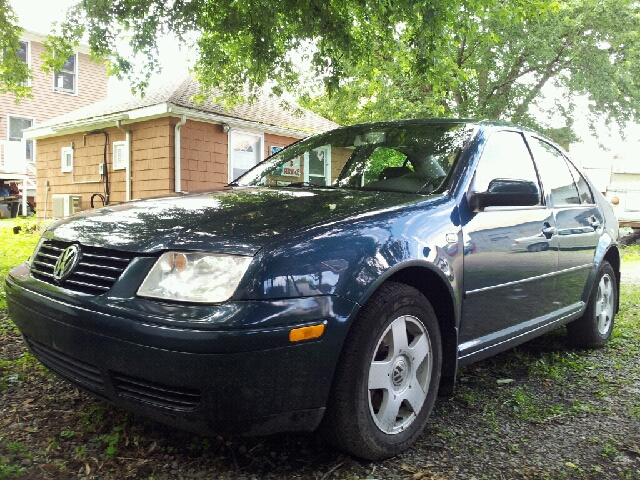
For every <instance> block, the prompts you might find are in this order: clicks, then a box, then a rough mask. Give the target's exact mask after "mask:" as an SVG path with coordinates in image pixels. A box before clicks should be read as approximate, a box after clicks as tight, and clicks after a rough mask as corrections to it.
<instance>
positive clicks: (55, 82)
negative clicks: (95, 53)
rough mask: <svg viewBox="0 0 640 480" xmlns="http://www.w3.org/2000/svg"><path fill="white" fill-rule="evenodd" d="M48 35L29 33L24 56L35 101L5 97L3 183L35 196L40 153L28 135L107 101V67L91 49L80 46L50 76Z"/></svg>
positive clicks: (0, 141) (0, 124)
mask: <svg viewBox="0 0 640 480" xmlns="http://www.w3.org/2000/svg"><path fill="white" fill-rule="evenodd" d="M44 41H45V36H44V35H40V34H38V33H35V32H29V31H24V32H23V34H22V37H21V40H20V50H19V51H18V52H17V55H18V57H19V58H20V59H21V60H22V61H24V62H25V63H26V64H28V65H29V68H30V70H31V74H32V76H33V78H32V79H31V80H30V86H31V87H32V94H33V98H25V99H23V100H21V101H20V102H19V103H16V102H15V97H14V95H12V94H3V95H0V179H2V180H5V181H7V182H15V183H18V185H19V186H20V188H21V189H23V188H24V187H23V183H24V186H26V188H27V192H28V195H29V196H33V195H35V183H34V182H35V178H36V173H35V165H36V157H37V148H36V146H35V144H34V141H33V140H32V139H26V138H24V136H23V132H24V131H25V130H26V129H27V128H30V127H33V126H36V125H38V124H40V123H42V122H45V121H47V120H50V119H52V118H54V117H57V116H59V115H61V114H65V113H68V112H71V111H73V110H76V109H78V108H80V107H83V106H86V105H90V104H92V103H95V102H96V101H99V100H102V99H104V98H105V97H106V96H107V81H108V77H107V68H106V65H105V64H104V62H101V63H96V62H95V61H93V60H91V59H90V56H89V47H87V46H78V47H76V49H75V52H74V53H73V55H71V56H70V57H69V58H68V59H67V61H66V63H65V65H64V67H63V69H62V71H60V72H55V73H45V72H43V71H42V69H41V67H42V63H43V61H42V59H41V58H40V57H41V55H42V53H43V51H44V46H43V42H44Z"/></svg>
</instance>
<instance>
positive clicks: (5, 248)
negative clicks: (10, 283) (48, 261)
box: [0, 218, 40, 314]
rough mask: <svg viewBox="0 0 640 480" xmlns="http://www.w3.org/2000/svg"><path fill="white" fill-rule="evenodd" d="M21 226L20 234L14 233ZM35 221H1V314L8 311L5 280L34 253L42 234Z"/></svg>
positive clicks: (10, 219)
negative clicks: (14, 228)
mask: <svg viewBox="0 0 640 480" xmlns="http://www.w3.org/2000/svg"><path fill="white" fill-rule="evenodd" d="M14 226H19V227H20V228H21V231H20V233H18V234H15V233H13V227H14ZM36 227H37V224H36V221H35V220H16V219H12V218H7V219H2V220H0V245H2V248H1V249H0V280H1V284H2V285H1V286H0V314H1V313H2V312H3V311H6V310H7V302H6V296H5V292H4V279H5V277H6V276H7V274H8V273H9V270H11V269H12V268H13V267H15V266H16V265H19V264H21V263H22V262H24V261H25V260H27V259H28V258H29V256H30V255H31V254H32V253H33V249H34V248H35V246H36V244H37V243H38V239H39V238H40V233H39V232H38V231H37V228H36Z"/></svg>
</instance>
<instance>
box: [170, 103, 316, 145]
mask: <svg viewBox="0 0 640 480" xmlns="http://www.w3.org/2000/svg"><path fill="white" fill-rule="evenodd" d="M167 105H168V107H169V108H168V111H169V113H173V114H175V115H186V116H187V117H188V118H189V119H191V120H198V121H201V122H207V123H216V124H223V123H226V124H227V125H229V126H230V127H231V128H238V129H242V130H254V131H260V132H264V133H270V134H273V135H282V136H284V137H293V138H300V139H302V138H307V137H309V136H311V135H313V134H315V133H316V132H311V131H309V132H305V131H302V130H295V129H289V128H283V127H276V126H273V125H268V124H266V123H260V122H253V121H250V120H242V119H240V118H235V117H227V116H225V115H217V114H215V113H208V112H200V111H198V110H194V109H191V108H185V107H178V106H176V105H173V104H171V103H167ZM317 133H320V132H317Z"/></svg>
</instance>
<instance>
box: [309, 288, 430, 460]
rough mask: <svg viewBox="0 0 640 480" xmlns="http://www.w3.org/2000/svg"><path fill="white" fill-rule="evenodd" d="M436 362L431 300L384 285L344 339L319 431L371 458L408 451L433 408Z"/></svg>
mask: <svg viewBox="0 0 640 480" xmlns="http://www.w3.org/2000/svg"><path fill="white" fill-rule="evenodd" d="M441 367H442V346H441V339H440V329H439V326H438V321H437V318H436V316H435V313H434V312H433V308H432V307H431V304H430V303H429V301H428V300H427V299H426V298H425V297H424V295H422V294H421V293H420V292H419V291H418V290H416V289H415V288H412V287H409V286H407V285H404V284H400V283H395V282H387V283H385V284H383V285H382V287H380V289H379V290H378V291H377V292H376V293H374V295H373V296H372V297H371V298H370V299H369V301H368V302H367V303H366V305H365V306H364V307H363V308H362V310H361V311H360V312H359V314H358V316H357V317H356V319H355V320H354V324H353V325H352V327H351V329H350V331H349V334H348V335H347V339H346V340H345V344H344V347H343V351H342V354H341V356H340V360H339V364H338V366H337V368H336V373H335V376H334V382H333V387H332V392H331V395H330V398H329V401H328V405H327V412H326V414H325V417H324V419H323V421H322V424H321V426H320V428H321V432H322V434H323V436H324V437H325V439H326V440H327V441H329V443H331V444H333V445H334V446H336V447H338V448H340V449H342V450H346V451H347V452H349V453H350V454H352V455H355V456H358V457H360V458H364V459H368V460H381V459H384V458H388V457H390V456H393V455H395V454H397V453H399V452H401V451H403V450H405V449H406V448H408V447H409V446H410V445H411V444H412V443H413V442H415V440H416V439H417V438H418V436H419V435H420V434H421V433H422V430H423V429H424V426H425V424H426V422H427V419H428V417H429V414H430V413H431V409H432V408H433V404H434V402H435V399H436V395H437V390H438V384H439V382H440V371H441Z"/></svg>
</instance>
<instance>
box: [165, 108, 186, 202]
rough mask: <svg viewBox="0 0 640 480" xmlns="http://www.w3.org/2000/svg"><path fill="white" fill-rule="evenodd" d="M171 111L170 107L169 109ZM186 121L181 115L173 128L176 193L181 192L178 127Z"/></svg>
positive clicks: (184, 116)
mask: <svg viewBox="0 0 640 480" xmlns="http://www.w3.org/2000/svg"><path fill="white" fill-rule="evenodd" d="M169 111H171V109H169ZM185 123H187V116H186V115H182V118H181V119H180V121H179V122H178V123H176V127H175V130H174V132H175V133H174V140H173V148H174V155H173V157H174V162H173V163H174V166H175V180H176V183H175V190H176V193H180V192H182V176H181V171H180V168H181V162H180V128H182V126H183V125H184V124H185Z"/></svg>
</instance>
